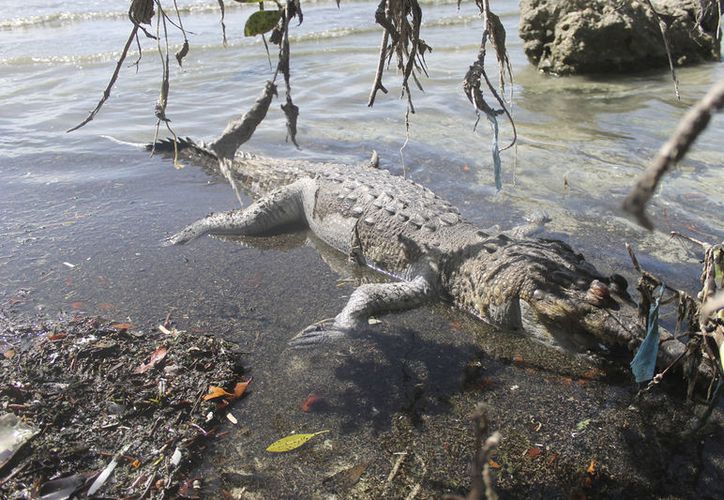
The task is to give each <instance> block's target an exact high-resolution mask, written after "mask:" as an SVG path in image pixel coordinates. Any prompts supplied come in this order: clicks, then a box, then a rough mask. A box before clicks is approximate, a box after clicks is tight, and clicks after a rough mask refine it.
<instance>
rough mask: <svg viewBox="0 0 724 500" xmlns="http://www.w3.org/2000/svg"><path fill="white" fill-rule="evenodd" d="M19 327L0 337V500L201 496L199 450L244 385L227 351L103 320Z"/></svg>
mask: <svg viewBox="0 0 724 500" xmlns="http://www.w3.org/2000/svg"><path fill="white" fill-rule="evenodd" d="M6 328H7V326H5V325H3V330H6ZM21 330H22V331H21V332H18V330H17V329H14V330H13V331H10V332H9V331H3V332H0V336H2V337H4V338H8V339H12V340H11V342H12V343H13V345H10V344H7V343H4V344H3V346H1V347H2V352H3V356H2V357H0V377H1V380H2V385H0V438H1V439H0V497H3V498H38V497H43V498H45V496H44V495H51V496H49V497H48V498H50V497H52V498H69V497H70V496H71V495H73V494H75V495H81V496H83V495H100V496H103V497H128V496H133V497H135V498H143V497H152V498H165V497H168V496H172V495H173V496H179V497H182V498H198V497H199V496H200V488H201V483H200V480H199V479H198V478H190V477H188V474H189V471H190V469H191V466H192V464H193V461H194V457H195V456H198V455H199V454H198V453H195V451H198V450H199V448H200V447H203V446H204V445H205V443H206V442H207V440H208V439H210V438H213V437H214V436H215V435H218V429H219V427H220V425H221V423H222V422H225V421H227V420H228V421H229V422H232V423H233V422H234V420H235V418H234V417H233V415H232V414H231V413H230V411H229V403H230V402H232V401H234V400H235V399H238V398H240V397H241V396H242V395H243V394H244V391H245V390H246V387H247V386H248V383H249V382H250V379H244V378H243V377H242V376H241V375H242V372H243V368H242V367H241V365H240V363H239V353H238V351H237V349H236V348H235V346H234V345H233V344H231V343H229V342H226V341H224V340H221V339H218V338H215V337H204V336H194V335H189V334H186V333H184V332H181V331H178V330H176V329H175V328H171V329H169V328H167V327H166V326H163V325H162V326H159V327H158V329H154V330H152V331H150V332H142V331H140V330H137V329H135V328H134V327H133V325H131V324H128V323H110V322H108V321H105V320H101V319H98V318H74V319H71V320H69V321H61V322H58V323H52V324H51V323H47V322H45V323H42V324H34V325H27V326H25V327H24V328H22V329H21ZM18 333H22V334H23V335H22V338H21V339H19V338H18Z"/></svg>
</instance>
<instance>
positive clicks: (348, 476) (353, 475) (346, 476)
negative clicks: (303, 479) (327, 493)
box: [322, 462, 370, 491]
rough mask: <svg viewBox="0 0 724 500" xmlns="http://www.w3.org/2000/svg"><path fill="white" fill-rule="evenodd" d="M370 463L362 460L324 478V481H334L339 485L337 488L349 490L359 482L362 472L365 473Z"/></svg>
mask: <svg viewBox="0 0 724 500" xmlns="http://www.w3.org/2000/svg"><path fill="white" fill-rule="evenodd" d="M369 464H370V463H369V462H362V463H360V464H357V465H354V466H352V467H350V468H348V469H344V470H341V471H339V472H337V473H336V474H334V475H332V476H329V477H328V478H326V479H324V480H323V481H322V483H325V484H327V483H333V484H335V485H336V486H337V488H336V489H341V490H343V491H344V490H347V489H349V488H351V487H352V486H354V485H355V484H357V482H358V481H359V479H360V477H362V474H364V473H365V471H366V470H367V467H368V466H369Z"/></svg>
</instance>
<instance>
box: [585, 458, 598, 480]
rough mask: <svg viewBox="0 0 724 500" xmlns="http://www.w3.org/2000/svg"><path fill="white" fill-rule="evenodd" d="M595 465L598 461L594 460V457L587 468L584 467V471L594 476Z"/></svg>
mask: <svg viewBox="0 0 724 500" xmlns="http://www.w3.org/2000/svg"><path fill="white" fill-rule="evenodd" d="M597 466H598V462H596V459H595V458H592V459H591V463H590V464H589V465H588V468H587V469H586V472H588V473H589V474H590V475H592V476H595V475H596V467H597Z"/></svg>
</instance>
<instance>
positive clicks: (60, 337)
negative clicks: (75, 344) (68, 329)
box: [48, 332, 68, 342]
mask: <svg viewBox="0 0 724 500" xmlns="http://www.w3.org/2000/svg"><path fill="white" fill-rule="evenodd" d="M67 336H68V334H67V333H64V332H63V333H54V334H52V335H48V340H50V341H51V342H55V341H56V340H63V339H64V338H65V337H67Z"/></svg>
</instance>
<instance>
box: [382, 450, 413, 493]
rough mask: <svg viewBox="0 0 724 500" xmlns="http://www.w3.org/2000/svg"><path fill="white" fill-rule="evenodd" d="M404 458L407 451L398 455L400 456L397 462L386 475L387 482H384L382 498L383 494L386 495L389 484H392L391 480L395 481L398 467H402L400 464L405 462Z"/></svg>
mask: <svg viewBox="0 0 724 500" xmlns="http://www.w3.org/2000/svg"><path fill="white" fill-rule="evenodd" d="M405 458H407V451H403V452H402V453H400V456H399V458H398V459H397V461H396V462H395V465H394V466H392V470H391V471H390V473H389V474H388V476H387V480H386V481H385V487H384V488H382V496H384V495H385V493H387V490H388V489H389V487H390V483H392V480H393V479H395V476H397V472H398V471H399V470H400V467H401V466H402V462H404V461H405Z"/></svg>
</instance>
